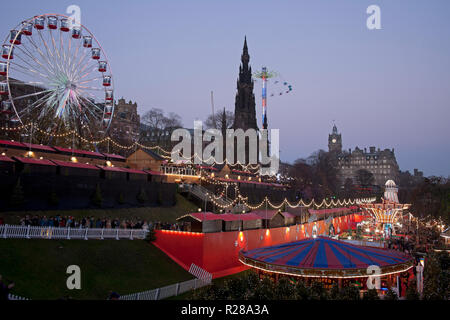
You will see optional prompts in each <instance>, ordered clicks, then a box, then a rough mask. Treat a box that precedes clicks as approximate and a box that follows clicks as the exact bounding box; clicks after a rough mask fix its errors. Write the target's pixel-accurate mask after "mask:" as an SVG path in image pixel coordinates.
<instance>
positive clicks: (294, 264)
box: [241, 237, 413, 276]
mask: <svg viewBox="0 0 450 320" xmlns="http://www.w3.org/2000/svg"><path fill="white" fill-rule="evenodd" d="M241 256H242V257H243V258H244V260H245V261H246V262H250V263H249V264H250V265H251V263H252V262H257V263H263V264H266V265H265V266H267V268H268V269H270V268H272V267H273V266H274V265H276V266H277V267H275V269H277V268H278V267H281V268H288V269H289V270H290V272H293V273H298V275H305V272H306V274H309V275H314V274H315V272H316V271H318V274H320V275H322V276H327V275H328V276H330V275H332V274H335V275H336V274H340V272H342V271H345V270H350V271H351V272H352V273H358V272H361V275H366V276H367V268H368V267H369V266H371V265H377V266H379V267H380V268H384V267H389V268H390V269H392V268H397V269H395V270H398V271H401V270H400V269H401V268H400V269H399V267H401V266H399V265H402V264H405V266H406V267H408V266H410V265H411V266H412V261H413V258H412V257H411V256H409V255H406V254H404V253H402V252H400V251H393V250H387V249H381V248H375V247H366V246H358V245H354V244H350V243H346V242H343V241H339V240H334V239H331V238H326V237H318V238H315V239H312V238H307V239H303V240H300V241H295V242H290V243H285V244H281V245H275V246H270V247H263V248H258V249H253V250H250V251H241ZM269 265H270V266H269ZM305 270H307V271H305ZM327 270H332V271H333V272H334V273H327ZM344 275H345V272H344Z"/></svg>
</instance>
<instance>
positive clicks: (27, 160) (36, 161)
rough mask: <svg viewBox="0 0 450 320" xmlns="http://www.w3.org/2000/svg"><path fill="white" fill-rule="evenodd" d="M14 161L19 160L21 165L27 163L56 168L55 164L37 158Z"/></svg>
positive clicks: (15, 158)
mask: <svg viewBox="0 0 450 320" xmlns="http://www.w3.org/2000/svg"><path fill="white" fill-rule="evenodd" d="M13 159H14V160H17V161H19V162H21V163H25V164H39V165H44V166H56V164H54V163H53V162H51V161H50V160H45V159H42V160H40V159H36V158H22V157H13Z"/></svg>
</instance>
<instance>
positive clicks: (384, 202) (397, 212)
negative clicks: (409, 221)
mask: <svg viewBox="0 0 450 320" xmlns="http://www.w3.org/2000/svg"><path fill="white" fill-rule="evenodd" d="M397 193H398V188H397V186H396V185H395V182H394V181H393V180H388V181H387V182H386V185H385V191H384V197H383V198H382V199H381V203H360V204H359V205H360V207H361V208H363V210H365V211H366V212H367V213H368V214H370V216H371V217H372V218H373V219H374V222H375V225H376V226H377V227H378V226H380V227H381V230H383V233H384V235H385V238H390V237H391V236H392V234H395V226H396V225H397V222H398V219H399V218H400V217H401V216H402V214H403V212H404V211H406V210H408V209H409V207H410V206H411V205H410V204H402V203H399V201H398V195H397Z"/></svg>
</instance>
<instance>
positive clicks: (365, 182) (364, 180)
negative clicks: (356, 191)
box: [355, 169, 375, 186]
mask: <svg viewBox="0 0 450 320" xmlns="http://www.w3.org/2000/svg"><path fill="white" fill-rule="evenodd" d="M355 178H356V181H357V182H358V183H359V184H360V185H361V186H371V185H373V184H374V182H375V178H374V177H373V174H372V172H370V171H368V170H366V169H359V170H358V171H356V176H355Z"/></svg>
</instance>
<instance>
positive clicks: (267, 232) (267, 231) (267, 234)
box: [266, 229, 269, 237]
mask: <svg viewBox="0 0 450 320" xmlns="http://www.w3.org/2000/svg"><path fill="white" fill-rule="evenodd" d="M268 236H269V229H267V230H266V237H268Z"/></svg>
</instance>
